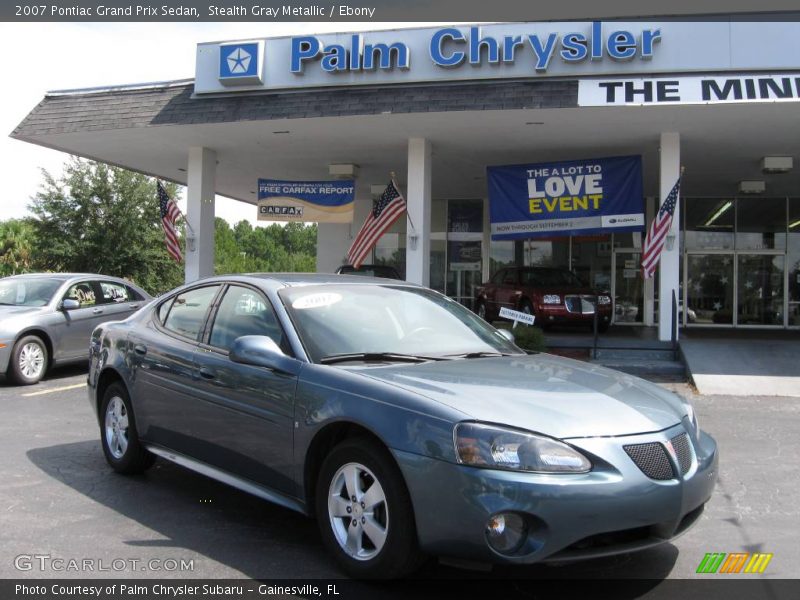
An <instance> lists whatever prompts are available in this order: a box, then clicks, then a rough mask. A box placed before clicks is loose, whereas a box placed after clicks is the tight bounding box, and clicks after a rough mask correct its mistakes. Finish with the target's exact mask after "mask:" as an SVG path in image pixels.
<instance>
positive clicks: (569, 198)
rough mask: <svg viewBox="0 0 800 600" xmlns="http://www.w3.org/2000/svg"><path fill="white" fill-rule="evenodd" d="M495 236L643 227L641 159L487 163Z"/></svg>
mask: <svg viewBox="0 0 800 600" xmlns="http://www.w3.org/2000/svg"><path fill="white" fill-rule="evenodd" d="M487 172H488V177H487V178H488V182H489V212H490V216H491V224H492V239H493V240H514V239H525V238H535V237H552V236H553V235H558V234H562V235H568V234H570V233H571V234H589V233H610V232H614V231H641V230H642V229H643V228H644V200H643V197H642V159H641V157H640V156H617V157H613V158H597V159H586V160H571V161H562V162H552V163H540V164H534V165H512V166H504V167H488V169H487Z"/></svg>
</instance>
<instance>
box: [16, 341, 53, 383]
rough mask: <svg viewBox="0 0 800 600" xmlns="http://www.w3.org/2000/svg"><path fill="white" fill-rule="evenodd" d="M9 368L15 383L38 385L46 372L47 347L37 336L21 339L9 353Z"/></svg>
mask: <svg viewBox="0 0 800 600" xmlns="http://www.w3.org/2000/svg"><path fill="white" fill-rule="evenodd" d="M10 367H11V375H12V377H13V379H14V381H16V382H17V383H21V384H22V385H33V384H34V383H38V382H39V381H41V379H42V377H44V374H45V372H46V371H47V346H46V345H45V343H44V342H43V341H42V339H41V338H40V337H38V336H35V335H26V336H24V337H21V338H20V339H18V340H17V343H16V344H14V348H13V349H12V351H11V365H10Z"/></svg>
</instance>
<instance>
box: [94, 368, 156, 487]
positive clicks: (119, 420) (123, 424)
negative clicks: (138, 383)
mask: <svg viewBox="0 0 800 600" xmlns="http://www.w3.org/2000/svg"><path fill="white" fill-rule="evenodd" d="M100 415H101V420H100V439H101V441H102V444H103V454H105V456H106V460H107V461H108V464H109V465H111V468H112V469H114V470H115V471H116V472H117V473H124V474H126V475H130V474H133V473H141V472H142V471H145V470H146V469H148V468H150V467H151V466H152V464H153V462H154V461H155V456H153V455H152V454H150V453H149V452H148V451H147V450H145V448H144V446H142V444H141V443H140V442H139V434H138V433H137V432H136V420H135V419H134V416H133V410H132V409H131V400H130V397H129V396H128V391H127V390H126V389H125V386H123V385H122V384H121V383H112V384H111V385H109V386H108V387H107V388H106V391H105V393H104V394H103V401H102V403H101V405H100Z"/></svg>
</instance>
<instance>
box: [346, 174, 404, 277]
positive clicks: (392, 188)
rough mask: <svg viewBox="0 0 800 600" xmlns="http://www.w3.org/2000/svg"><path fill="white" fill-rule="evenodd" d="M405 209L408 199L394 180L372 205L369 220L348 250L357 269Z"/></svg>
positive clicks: (349, 258)
mask: <svg viewBox="0 0 800 600" xmlns="http://www.w3.org/2000/svg"><path fill="white" fill-rule="evenodd" d="M405 211H406V199H405V198H403V195H402V194H401V193H400V191H399V190H398V189H397V185H396V184H395V182H394V180H392V181H390V182H389V185H387V186H386V189H385V190H384V191H383V193H382V194H381V197H380V198H378V201H377V202H376V203H375V206H373V207H372V212H370V213H369V215H367V220H366V221H364V224H363V225H362V226H361V229H360V230H359V232H358V235H357V236H356V239H354V240H353V245H352V246H350V250H348V251H347V261H348V262H349V263H350V264H351V265H353V266H354V267H355V268H356V269H357V268H358V267H360V266H361V263H363V262H364V259H365V258H366V257H367V254H369V251H370V250H372V247H373V246H374V245H375V244H376V243H377V242H378V240H379V239H380V237H381V236H382V235H383V234H384V233H386V230H387V229H389V227H391V226H392V225H393V224H394V222H395V221H397V219H398V218H400V216H401V215H402V214H403V213H404V212H405Z"/></svg>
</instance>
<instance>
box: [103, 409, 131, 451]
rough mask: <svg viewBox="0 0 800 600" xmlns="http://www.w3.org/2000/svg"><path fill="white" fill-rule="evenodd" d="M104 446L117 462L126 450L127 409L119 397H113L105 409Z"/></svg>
mask: <svg viewBox="0 0 800 600" xmlns="http://www.w3.org/2000/svg"><path fill="white" fill-rule="evenodd" d="M105 435H106V445H107V446H108V449H109V451H110V452H111V455H112V456H113V457H114V458H116V459H117V460H119V459H120V458H122V457H123V456H125V452H126V451H127V449H128V409H127V408H126V407H125V402H123V400H122V398H120V397H119V396H114V397H113V398H111V401H110V402H109V403H108V407H107V408H106V420H105Z"/></svg>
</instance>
